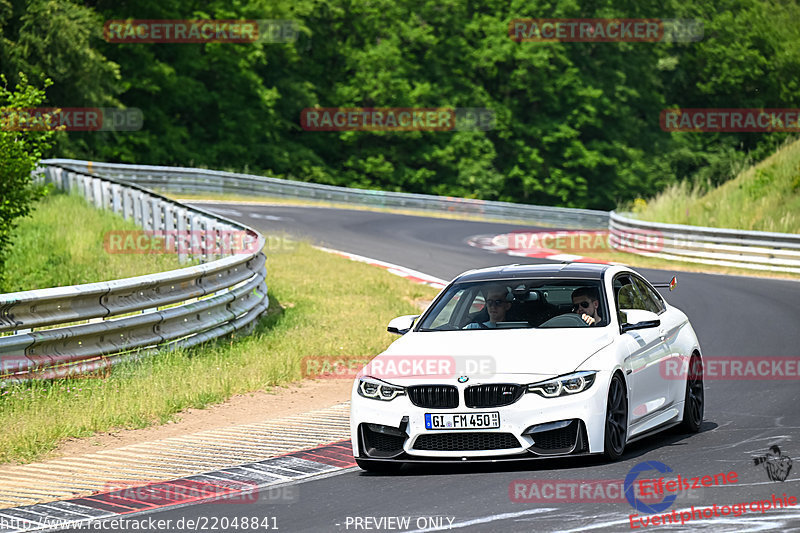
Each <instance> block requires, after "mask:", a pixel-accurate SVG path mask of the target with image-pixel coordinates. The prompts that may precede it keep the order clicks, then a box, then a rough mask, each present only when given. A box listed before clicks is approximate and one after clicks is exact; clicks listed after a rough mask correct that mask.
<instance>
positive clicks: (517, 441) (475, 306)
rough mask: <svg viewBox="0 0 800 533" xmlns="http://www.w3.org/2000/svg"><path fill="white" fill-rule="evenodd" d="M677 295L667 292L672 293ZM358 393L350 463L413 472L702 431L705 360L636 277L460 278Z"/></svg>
mask: <svg viewBox="0 0 800 533" xmlns="http://www.w3.org/2000/svg"><path fill="white" fill-rule="evenodd" d="M674 284H675V278H673V280H672V281H671V282H670V283H664V284H663V285H658V287H669V288H670V290H671V289H672V288H673V287H674ZM388 329H389V331H391V332H393V333H397V334H399V335H401V337H400V338H399V339H398V340H397V341H395V342H394V343H392V345H391V346H389V348H388V349H387V350H386V351H385V352H383V353H382V354H380V355H378V356H377V357H376V358H375V359H373V360H372V361H371V362H370V363H369V364H367V365H366V366H365V367H364V368H363V369H362V370H361V372H360V373H359V375H358V376H357V377H356V380H355V382H354V384H353V392H352V403H351V411H350V427H351V435H352V445H353V455H354V457H355V458H356V462H357V463H358V465H359V466H360V467H361V468H363V469H365V470H369V471H384V472H385V471H393V470H396V469H397V468H399V467H400V466H401V465H402V464H403V463H406V462H420V461H424V462H448V461H449V462H465V461H466V462H471V461H498V460H517V459H527V458H542V457H556V456H569V455H585V454H603V455H605V457H606V458H608V459H609V460H616V459H618V458H619V457H620V456H622V454H623V452H624V450H625V446H626V445H627V444H628V443H630V442H632V441H634V440H637V439H640V438H642V437H645V436H647V435H650V434H652V433H654V432H656V431H661V430H663V429H666V428H668V427H671V426H674V425H678V424H680V425H682V426H683V429H685V430H686V431H688V432H697V431H699V429H700V425H701V423H702V421H703V406H704V393H703V362H702V352H701V349H700V344H699V342H698V340H697V336H696V335H695V332H694V330H693V329H692V326H691V324H690V323H689V320H688V318H687V317H686V315H685V314H684V313H683V312H682V311H680V310H678V309H676V308H675V307H673V306H671V305H669V304H668V303H667V302H666V301H665V300H664V298H663V297H662V296H661V294H659V292H658V291H657V290H656V289H655V288H654V286H653V285H652V284H650V283H649V282H648V281H647V280H645V279H644V277H643V276H641V275H640V274H638V273H637V272H635V271H634V270H631V269H629V268H627V267H622V266H614V265H601V264H589V263H569V264H553V265H510V266H503V267H494V268H487V269H481V270H472V271H469V272H465V273H464V274H461V275H460V276H458V277H457V278H455V279H454V280H453V281H452V282H451V283H450V284H449V285H448V286H447V287H446V288H445V289H444V290H443V291H442V292H441V293H440V294H439V295H438V296H437V297H436V299H435V300H434V301H433V302H432V303H431V305H430V306H429V307H428V308H427V309H426V311H425V312H424V313H423V314H422V315H421V316H403V317H398V318H396V319H394V320H392V321H391V322H390V323H389V327H388Z"/></svg>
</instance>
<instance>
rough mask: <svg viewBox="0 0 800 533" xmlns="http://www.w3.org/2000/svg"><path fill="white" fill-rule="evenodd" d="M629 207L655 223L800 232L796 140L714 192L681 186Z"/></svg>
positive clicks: (799, 156)
mask: <svg viewBox="0 0 800 533" xmlns="http://www.w3.org/2000/svg"><path fill="white" fill-rule="evenodd" d="M628 207H632V209H633V211H634V212H636V213H637V215H638V216H639V217H640V218H641V219H643V220H650V221H654V222H668V223H672V224H690V225H694V226H710V227H715V228H734V229H743V230H752V231H774V232H781V233H800V140H797V141H794V142H793V143H791V144H788V145H786V146H784V147H782V148H781V149H780V150H778V151H777V152H776V153H775V154H773V155H772V156H770V157H768V158H767V159H765V160H764V161H761V162H760V163H758V164H757V165H755V166H753V167H751V168H749V169H747V170H745V171H744V172H742V173H741V174H739V175H738V176H737V177H736V178H734V179H732V180H730V181H728V182H726V183H723V184H722V185H720V186H719V187H716V188H714V189H711V190H708V191H704V190H702V189H701V188H698V187H694V188H693V187H691V186H689V185H687V184H686V183H685V182H683V183H680V184H677V185H673V186H672V187H670V188H668V189H666V190H665V191H664V192H662V193H661V194H659V195H658V196H656V197H655V198H653V199H652V200H650V201H648V202H644V201H642V200H639V201H637V202H635V203H634V204H633V206H628Z"/></svg>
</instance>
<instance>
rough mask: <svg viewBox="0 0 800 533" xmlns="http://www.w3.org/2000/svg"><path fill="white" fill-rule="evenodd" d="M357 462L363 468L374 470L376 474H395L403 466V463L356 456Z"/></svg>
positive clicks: (368, 470) (369, 470)
mask: <svg viewBox="0 0 800 533" xmlns="http://www.w3.org/2000/svg"><path fill="white" fill-rule="evenodd" d="M356 464H357V465H358V467H359V468H360V469H361V470H366V471H367V472H374V473H376V474H393V473H395V472H397V471H398V470H400V468H401V467H402V466H403V463H395V462H392V461H370V460H369V459H358V458H356Z"/></svg>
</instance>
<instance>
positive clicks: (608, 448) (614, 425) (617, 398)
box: [603, 373, 628, 461]
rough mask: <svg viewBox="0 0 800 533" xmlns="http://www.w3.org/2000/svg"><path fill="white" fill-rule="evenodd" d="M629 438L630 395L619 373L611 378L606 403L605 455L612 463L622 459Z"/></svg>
mask: <svg viewBox="0 0 800 533" xmlns="http://www.w3.org/2000/svg"><path fill="white" fill-rule="evenodd" d="M627 438H628V394H627V392H626V391H625V381H623V379H622V376H620V375H619V373H615V374H614V375H613V376H612V377H611V385H610V386H609V387H608V401H607V402H606V431H605V440H604V446H603V455H604V456H605V457H606V459H608V460H610V461H616V460H617V459H619V458H620V457H622V453H623V452H624V451H625V441H626V440H627Z"/></svg>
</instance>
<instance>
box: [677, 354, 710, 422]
mask: <svg viewBox="0 0 800 533" xmlns="http://www.w3.org/2000/svg"><path fill="white" fill-rule="evenodd" d="M704 408H705V393H704V391H703V360H702V359H700V356H699V355H697V354H693V355H692V358H691V359H690V360H689V374H688V375H687V376H686V396H685V397H684V401H683V423H682V424H681V427H682V428H683V429H684V430H686V431H688V432H690V433H697V432H698V431H700V426H701V425H702V424H703V410H704Z"/></svg>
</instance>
